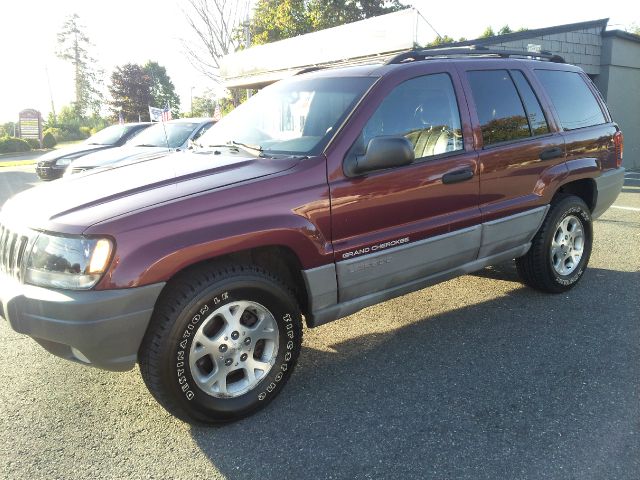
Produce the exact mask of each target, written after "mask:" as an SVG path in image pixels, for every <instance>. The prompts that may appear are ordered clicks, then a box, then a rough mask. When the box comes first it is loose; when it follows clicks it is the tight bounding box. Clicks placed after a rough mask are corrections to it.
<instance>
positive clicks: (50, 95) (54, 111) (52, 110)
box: [44, 65, 57, 122]
mask: <svg viewBox="0 0 640 480" xmlns="http://www.w3.org/2000/svg"><path fill="white" fill-rule="evenodd" d="M44 71H45V73H46V74H47V84H48V85H49V98H50V99H51V113H52V114H53V118H54V119H56V107H55V106H54V104H53V92H52V90H51V78H50V77H49V68H48V67H47V66H46V65H45V66H44ZM56 122H57V119H56Z"/></svg>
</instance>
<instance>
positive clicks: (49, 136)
mask: <svg viewBox="0 0 640 480" xmlns="http://www.w3.org/2000/svg"><path fill="white" fill-rule="evenodd" d="M57 143H58V141H57V140H56V137H55V135H54V134H53V133H52V132H50V131H47V132H46V133H45V134H44V137H42V146H43V147H44V148H53V147H55V146H56V144H57Z"/></svg>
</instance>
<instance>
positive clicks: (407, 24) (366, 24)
mask: <svg viewBox="0 0 640 480" xmlns="http://www.w3.org/2000/svg"><path fill="white" fill-rule="evenodd" d="M432 37H433V32H432V31H431V30H430V28H429V27H428V25H427V23H426V21H425V20H424V19H423V18H422V17H421V16H420V15H419V14H418V11H417V10H415V9H414V8H408V9H406V10H401V11H399V12H394V13H389V14H387V15H381V16H379V17H374V18H368V19H366V20H361V21H359V22H354V23H348V24H345V25H341V26H339V27H333V28H328V29H326V30H320V31H317V32H313V33H308V34H306V35H300V36H298V37H293V38H287V39H285V40H280V41H278V42H273V43H268V44H265V45H257V46H255V47H251V48H248V49H247V50H241V51H239V52H235V53H232V54H229V55H226V56H224V57H223V58H222V59H221V61H220V75H221V77H222V78H223V81H224V86H225V87H227V88H233V87H241V88H260V87H263V86H265V85H268V84H270V83H273V82H275V81H278V80H280V79H282V78H286V77H288V76H291V75H295V74H296V73H299V72H301V71H303V70H306V69H309V68H317V67H327V66H342V65H345V66H346V65H358V64H366V63H376V62H383V61H384V60H385V59H386V58H388V57H390V56H392V55H394V54H396V53H398V52H401V51H404V50H409V49H411V48H414V47H415V46H417V45H424V44H426V43H428V42H429V40H430V39H431V38H432Z"/></svg>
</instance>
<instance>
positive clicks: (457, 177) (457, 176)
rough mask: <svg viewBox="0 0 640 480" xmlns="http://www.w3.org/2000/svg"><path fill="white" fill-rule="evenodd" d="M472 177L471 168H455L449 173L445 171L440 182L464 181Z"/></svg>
mask: <svg viewBox="0 0 640 480" xmlns="http://www.w3.org/2000/svg"><path fill="white" fill-rule="evenodd" d="M472 177H473V170H471V169H465V170H457V171H455V172H451V173H445V174H444V175H443V176H442V183H458V182H464V181H465V180H469V179H470V178H472Z"/></svg>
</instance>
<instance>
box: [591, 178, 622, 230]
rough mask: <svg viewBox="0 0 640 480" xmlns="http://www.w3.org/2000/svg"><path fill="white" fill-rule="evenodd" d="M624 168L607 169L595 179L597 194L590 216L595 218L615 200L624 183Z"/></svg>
mask: <svg viewBox="0 0 640 480" xmlns="http://www.w3.org/2000/svg"><path fill="white" fill-rule="evenodd" d="M624 171H625V170H624V168H616V169H613V170H607V171H606V172H604V173H603V174H602V175H600V176H599V177H598V178H596V179H595V181H596V188H597V190H598V195H597V197H596V206H595V207H594V209H593V212H591V216H592V217H593V218H594V219H596V218H598V217H599V216H600V215H602V214H603V213H604V212H605V210H607V209H608V208H609V207H610V206H611V205H612V204H613V202H615V201H616V198H618V195H620V191H621V190H622V186H623V185H624Z"/></svg>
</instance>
